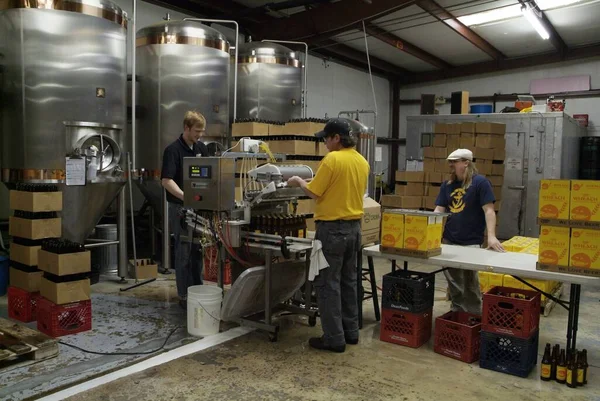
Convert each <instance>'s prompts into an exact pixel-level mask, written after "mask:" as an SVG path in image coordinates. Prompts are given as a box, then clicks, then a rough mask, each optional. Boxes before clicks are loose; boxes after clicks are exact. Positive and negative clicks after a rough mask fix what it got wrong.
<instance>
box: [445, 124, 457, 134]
mask: <svg viewBox="0 0 600 401" xmlns="http://www.w3.org/2000/svg"><path fill="white" fill-rule="evenodd" d="M460 127H461V125H460V123H457V124H448V125H447V127H446V134H448V135H460Z"/></svg>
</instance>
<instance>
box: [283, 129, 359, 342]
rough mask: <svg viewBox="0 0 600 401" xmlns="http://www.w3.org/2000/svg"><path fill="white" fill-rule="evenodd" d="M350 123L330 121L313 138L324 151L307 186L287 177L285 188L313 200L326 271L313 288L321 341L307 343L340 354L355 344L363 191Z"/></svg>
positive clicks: (297, 178)
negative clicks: (299, 190)
mask: <svg viewBox="0 0 600 401" xmlns="http://www.w3.org/2000/svg"><path fill="white" fill-rule="evenodd" d="M352 123H354V124H355V122H353V121H352V120H348V119H344V118H334V119H332V120H329V121H328V122H327V124H326V125H325V127H324V129H323V131H320V132H317V133H316V134H315V136H316V137H317V138H323V140H324V141H325V146H327V149H328V150H329V153H328V154H327V156H325V157H324V158H323V160H322V161H321V164H320V166H319V169H318V170H317V174H316V175H315V177H314V178H313V179H312V181H311V182H310V183H307V182H306V181H304V180H303V179H301V178H299V177H292V178H290V179H289V180H288V185H290V186H299V187H301V188H302V189H303V190H304V192H305V193H306V195H308V196H310V197H311V198H312V199H315V200H316V207H315V215H314V218H315V222H316V233H315V239H316V240H319V241H321V243H322V246H323V254H324V256H325V259H326V260H327V263H328V264H329V267H327V268H325V269H322V270H321V271H320V273H319V275H318V276H317V277H316V278H315V281H314V284H313V285H314V287H315V290H316V293H317V303H318V306H319V315H320V317H321V326H322V328H323V336H322V337H315V338H311V339H310V340H309V344H310V346H311V347H313V348H317V349H322V350H329V351H334V352H344V351H345V350H346V344H357V343H358V295H357V289H356V288H357V282H356V278H357V264H356V257H357V253H358V250H359V247H360V219H361V218H362V215H363V198H364V195H365V192H366V189H367V180H368V176H369V163H367V161H366V160H365V158H364V157H363V156H362V155H361V154H360V153H358V152H357V151H356V149H355V147H356V144H357V141H358V135H359V133H360V131H359V130H358V129H356V128H355V127H353V126H352Z"/></svg>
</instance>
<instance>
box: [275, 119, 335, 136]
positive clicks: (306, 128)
mask: <svg viewBox="0 0 600 401" xmlns="http://www.w3.org/2000/svg"><path fill="white" fill-rule="evenodd" d="M324 127H325V124H322V123H313V122H301V123H286V124H285V126H284V128H283V133H284V135H300V136H311V137H312V136H314V135H315V134H316V133H317V132H319V131H322V130H323V128H324Z"/></svg>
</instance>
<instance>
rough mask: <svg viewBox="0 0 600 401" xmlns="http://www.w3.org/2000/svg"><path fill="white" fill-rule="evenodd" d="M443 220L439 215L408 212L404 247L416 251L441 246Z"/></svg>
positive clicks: (405, 223) (405, 218)
mask: <svg viewBox="0 0 600 401" xmlns="http://www.w3.org/2000/svg"><path fill="white" fill-rule="evenodd" d="M443 220H444V219H443V217H439V216H416V215H411V214H407V215H406V216H405V217H404V248H405V249H410V250H414V251H428V250H431V249H438V248H440V247H441V244H442V225H443Z"/></svg>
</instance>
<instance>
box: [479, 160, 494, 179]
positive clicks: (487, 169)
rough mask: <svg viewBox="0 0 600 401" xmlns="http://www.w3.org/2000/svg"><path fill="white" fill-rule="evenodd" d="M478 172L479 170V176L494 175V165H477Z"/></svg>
mask: <svg viewBox="0 0 600 401" xmlns="http://www.w3.org/2000/svg"><path fill="white" fill-rule="evenodd" d="M477 170H479V174H481V175H485V176H488V175H492V165H491V164H488V163H481V164H479V163H477Z"/></svg>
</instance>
